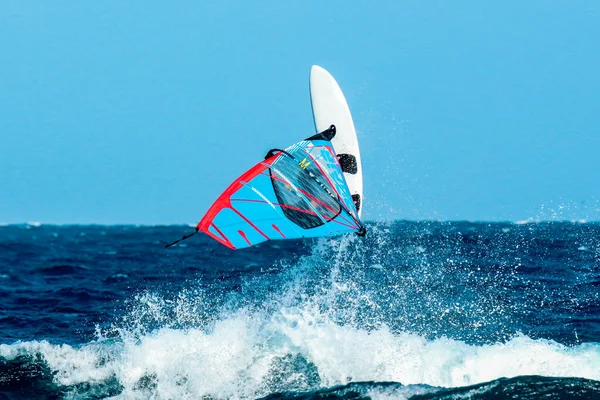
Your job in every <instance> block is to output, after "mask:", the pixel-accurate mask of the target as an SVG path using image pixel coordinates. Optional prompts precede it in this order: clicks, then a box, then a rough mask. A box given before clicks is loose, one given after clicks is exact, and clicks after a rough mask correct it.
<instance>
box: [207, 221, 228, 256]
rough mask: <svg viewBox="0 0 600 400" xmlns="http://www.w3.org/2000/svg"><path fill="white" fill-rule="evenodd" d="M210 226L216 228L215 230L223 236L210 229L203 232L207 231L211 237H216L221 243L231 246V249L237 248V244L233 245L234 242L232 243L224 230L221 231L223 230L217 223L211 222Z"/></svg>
mask: <svg viewBox="0 0 600 400" xmlns="http://www.w3.org/2000/svg"><path fill="white" fill-rule="evenodd" d="M210 226H212V227H213V228H215V230H216V231H217V232H218V233H219V235H221V237H218V236H217V235H215V234H214V233H212V232H211V231H209V230H208V229H207V230H205V231H203V232H204V233H206V234H207V235H208V236H210V237H211V238H213V239H215V240H216V241H217V242H219V243H221V244H222V245H224V246H227V247H229V248H230V249H231V250H235V246H234V245H233V243H231V242H230V241H229V239H227V237H226V236H225V235H224V234H223V232H221V230H220V229H219V228H217V226H216V225H215V224H213V223H211V224H210Z"/></svg>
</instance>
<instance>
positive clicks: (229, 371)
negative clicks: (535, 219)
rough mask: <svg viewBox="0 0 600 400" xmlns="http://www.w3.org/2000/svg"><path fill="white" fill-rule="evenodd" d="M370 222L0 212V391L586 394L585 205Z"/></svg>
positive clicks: (597, 267)
mask: <svg viewBox="0 0 600 400" xmlns="http://www.w3.org/2000/svg"><path fill="white" fill-rule="evenodd" d="M369 228H370V232H369V234H368V236H367V237H366V238H364V239H361V238H358V237H355V236H352V235H349V236H345V237H340V238H337V239H333V240H332V239H319V240H306V241H280V242H271V243H265V244H262V245H260V246H257V247H255V248H250V249H247V250H241V251H230V250H228V249H227V248H225V247H222V246H221V245H219V244H218V243H215V242H212V241H211V240H210V239H208V238H206V237H203V236H200V235H196V236H194V237H193V238H191V239H189V240H187V241H185V242H183V243H182V244H181V245H179V246H177V247H174V248H171V249H165V248H164V247H163V245H164V244H165V243H167V242H169V241H172V240H174V239H177V238H179V237H180V236H181V235H182V234H183V233H186V232H189V231H190V230H191V228H189V227H185V226H167V227H134V226H45V225H42V226H30V225H23V226H5V227H0V300H1V304H2V307H1V309H0V343H1V344H0V398H84V399H85V398H87V399H100V398H112V397H114V398H124V399H125V398H126V399H129V398H140V399H145V398H156V399H181V398H194V399H196V398H261V397H268V398H412V399H450V398H473V399H493V398H520V399H530V398H540V397H542V396H546V397H545V398H600V297H599V291H600V224H595V223H586V224H582V223H567V222H564V223H531V224H523V225H517V224H510V223H494V224H486V223H466V222H456V223H437V222H431V223H429V222H427V223H425V222H422V223H417V222H402V221H398V222H393V223H376V224H373V223H372V224H369Z"/></svg>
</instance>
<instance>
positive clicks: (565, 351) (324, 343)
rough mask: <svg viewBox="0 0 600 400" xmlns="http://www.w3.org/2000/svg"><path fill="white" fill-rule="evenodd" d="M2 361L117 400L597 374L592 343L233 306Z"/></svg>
mask: <svg viewBox="0 0 600 400" xmlns="http://www.w3.org/2000/svg"><path fill="white" fill-rule="evenodd" d="M0 357H1V359H2V361H3V363H5V364H6V363H10V362H14V361H18V363H17V364H12V367H11V368H12V371H11V373H10V374H8V376H16V375H18V373H16V372H15V368H16V370H20V369H22V368H24V367H23V363H24V362H27V363H32V362H33V365H35V366H36V369H37V370H43V369H44V368H47V369H48V370H49V371H50V376H52V382H53V383H54V384H55V385H56V387H57V388H59V389H61V390H67V391H69V390H70V391H78V390H81V387H82V385H83V386H84V387H86V388H88V389H89V387H90V386H95V387H96V390H99V389H98V387H102V388H103V389H102V390H108V389H107V387H110V388H112V390H113V392H118V395H119V396H121V397H123V398H146V397H149V396H158V397H160V398H187V397H192V398H198V397H203V396H208V397H211V398H256V397H261V396H267V395H270V394H273V393H280V392H290V391H294V392H299V391H314V390H318V389H322V388H330V387H335V386H336V385H347V384H349V383H351V382H363V381H379V382H383V381H389V382H398V383H401V384H402V385H427V386H432V387H438V388H440V387H445V388H452V387H465V386H469V385H475V384H481V383H485V382H489V381H494V380H497V379H499V378H511V377H517V376H522V375H541V376H546V377H577V378H585V379H592V380H600V344H598V343H583V344H580V345H577V346H564V345H561V344H559V343H556V342H553V341H549V340H541V339H537V340H534V339H531V338H529V337H527V336H524V335H518V336H516V337H514V338H512V339H510V340H508V341H506V342H505V343H495V344H491V345H482V346H476V345H469V344H466V343H464V342H461V341H456V340H452V339H448V338H440V339H435V340H427V339H425V338H424V337H422V336H419V335H416V334H412V333H407V332H392V331H391V330H390V329H388V328H386V327H385V326H384V327H380V328H378V329H374V330H371V331H368V330H364V329H356V328H353V327H349V326H340V325H339V324H337V323H335V322H333V321H330V320H328V318H327V317H326V316H324V315H322V314H320V312H319V311H318V310H316V309H312V308H305V309H300V308H293V309H281V310H280V312H278V313H276V314H274V315H270V316H269V315H267V314H263V313H257V312H249V311H247V310H239V311H237V312H235V313H233V314H231V315H228V316H227V317H225V318H223V319H219V320H217V321H216V322H215V323H214V324H213V325H212V326H210V327H207V328H206V329H183V330H177V329H172V328H160V329H157V330H155V331H153V332H150V333H145V334H141V335H140V334H139V333H133V332H130V331H125V330H121V331H120V332H119V336H116V337H111V338H109V337H104V336H102V334H101V333H99V337H98V339H97V340H94V341H92V342H90V343H87V344H85V345H83V346H79V347H75V346H71V345H67V344H51V343H49V342H47V341H29V342H19V343H14V344H10V345H7V344H3V345H0ZM5 368H6V366H5ZM4 376H7V374H6V371H5V374H4ZM114 394H117V393H114Z"/></svg>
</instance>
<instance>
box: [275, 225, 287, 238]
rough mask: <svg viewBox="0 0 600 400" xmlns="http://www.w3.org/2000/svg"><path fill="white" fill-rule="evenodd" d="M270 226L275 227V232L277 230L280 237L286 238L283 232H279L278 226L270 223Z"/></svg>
mask: <svg viewBox="0 0 600 400" xmlns="http://www.w3.org/2000/svg"><path fill="white" fill-rule="evenodd" d="M271 226H272V227H273V229H275V230H276V231H277V232H279V234H280V235H281V237H282V238H284V239H286V237H285V235H284V234H283V232H281V230H280V229H279V227H278V226H277V225H275V224H271Z"/></svg>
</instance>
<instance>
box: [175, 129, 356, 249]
mask: <svg viewBox="0 0 600 400" xmlns="http://www.w3.org/2000/svg"><path fill="white" fill-rule="evenodd" d="M334 136H335V126H334V125H331V127H330V128H329V129H327V130H325V131H323V132H321V133H318V134H316V135H314V136H311V137H309V138H307V139H305V140H303V141H301V142H299V143H296V144H294V145H292V146H290V147H288V148H286V149H284V150H280V149H273V150H270V151H269V152H268V153H267V155H266V156H265V159H264V160H263V161H261V162H259V163H257V164H256V165H255V166H253V167H252V168H250V169H249V170H248V171H246V172H245V173H244V174H242V176H240V177H239V178H238V179H236V180H235V181H234V182H233V183H232V184H231V185H230V186H229V187H228V188H227V189H226V190H225V192H223V194H221V196H219V198H218V199H217V201H215V203H214V204H213V205H212V206H211V207H210V208H209V210H208V212H207V213H206V215H204V217H203V218H202V220H201V221H200V222H199V223H198V225H197V227H196V232H198V231H202V232H204V233H206V234H207V235H208V236H210V237H211V238H213V239H215V240H216V241H218V242H219V243H221V244H223V245H224V246H227V247H229V248H230V249H240V248H244V247H249V246H253V245H256V244H258V243H261V242H264V241H267V240H282V239H295V238H305V237H320V236H334V235H339V234H343V233H348V232H356V233H357V234H359V235H361V236H363V235H364V234H365V233H366V228H365V226H364V224H363V223H362V221H361V220H360V218H359V217H358V212H357V209H356V206H355V204H354V202H353V201H352V196H351V194H350V190H349V189H348V185H347V183H346V180H345V178H344V175H343V172H342V170H341V168H340V162H339V160H338V157H337V156H336V154H335V151H334V149H333V146H332V145H331V142H330V140H331V139H332V138H333V137H334ZM187 237H189V235H188V236H186V237H184V238H187Z"/></svg>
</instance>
